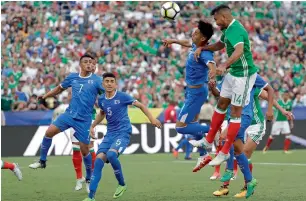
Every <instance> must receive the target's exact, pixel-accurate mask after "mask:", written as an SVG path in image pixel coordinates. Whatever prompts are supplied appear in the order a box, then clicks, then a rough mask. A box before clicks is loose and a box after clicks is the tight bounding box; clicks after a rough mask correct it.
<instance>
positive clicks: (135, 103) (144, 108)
mask: <svg viewBox="0 0 306 201" xmlns="http://www.w3.org/2000/svg"><path fill="white" fill-rule="evenodd" d="M133 105H134V106H135V107H138V108H139V109H140V110H141V111H142V112H143V113H144V114H145V115H146V116H147V117H148V119H149V121H150V122H151V124H152V125H154V126H156V127H157V128H161V127H162V125H161V123H160V121H159V120H158V119H155V118H154V117H153V115H152V114H151V112H150V111H149V110H148V108H147V107H146V106H144V105H143V104H142V103H140V102H138V101H134V102H133Z"/></svg>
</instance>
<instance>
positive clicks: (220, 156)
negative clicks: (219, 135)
mask: <svg viewBox="0 0 306 201" xmlns="http://www.w3.org/2000/svg"><path fill="white" fill-rule="evenodd" d="M229 157H230V154H224V153H222V152H219V154H218V155H217V156H216V157H215V158H214V159H213V160H212V161H210V163H209V164H208V165H210V166H216V165H221V163H223V162H224V161H226V160H227V159H228V158H229Z"/></svg>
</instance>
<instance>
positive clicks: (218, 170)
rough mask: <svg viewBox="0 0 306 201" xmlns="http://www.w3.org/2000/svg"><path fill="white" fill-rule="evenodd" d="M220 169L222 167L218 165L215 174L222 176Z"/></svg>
mask: <svg viewBox="0 0 306 201" xmlns="http://www.w3.org/2000/svg"><path fill="white" fill-rule="evenodd" d="M220 167H221V165H216V166H215V172H216V173H218V174H220Z"/></svg>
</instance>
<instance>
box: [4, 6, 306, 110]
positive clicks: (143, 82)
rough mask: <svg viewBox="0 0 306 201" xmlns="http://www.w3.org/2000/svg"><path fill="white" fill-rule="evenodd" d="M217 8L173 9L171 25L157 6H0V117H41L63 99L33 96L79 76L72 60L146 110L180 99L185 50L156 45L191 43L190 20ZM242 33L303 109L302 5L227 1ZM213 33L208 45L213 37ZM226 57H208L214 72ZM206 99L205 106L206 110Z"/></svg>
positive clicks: (264, 71) (305, 34)
mask: <svg viewBox="0 0 306 201" xmlns="http://www.w3.org/2000/svg"><path fill="white" fill-rule="evenodd" d="M221 3H222V2H178V4H179V5H180V7H181V15H180V17H179V18H178V20H177V21H176V23H175V24H172V23H170V22H167V21H165V20H163V19H161V17H160V7H161V5H162V2H90V1H87V2H51V1H50V2H49V1H40V2H3V1H2V2H1V50H2V51H1V69H2V71H1V94H2V96H1V110H3V111H11V110H12V111H26V110H49V109H54V108H56V107H57V106H58V105H60V104H62V103H66V101H67V95H68V92H64V93H63V94H61V95H60V96H58V97H56V98H49V99H47V100H46V101H45V102H44V103H43V104H38V103H37V101H36V97H37V96H40V95H43V94H45V93H46V92H48V91H49V90H52V89H53V88H54V87H56V86H57V85H58V84H59V83H60V82H61V81H62V80H63V79H64V78H65V76H67V74H68V73H70V72H78V71H79V67H78V64H79V57H80V56H81V55H82V54H84V53H85V52H86V51H91V52H95V53H96V54H97V60H98V68H97V71H96V73H97V74H99V75H102V74H103V73H104V72H113V73H115V74H116V75H117V76H118V85H119V89H120V90H123V91H126V92H128V93H129V94H131V95H132V96H134V97H135V98H136V99H138V100H139V101H141V102H143V103H144V104H145V105H147V106H148V107H149V108H153V107H158V108H161V107H163V108H167V106H168V103H169V101H171V102H172V100H174V101H175V103H174V104H175V105H176V106H177V107H181V106H182V105H183V100H184V87H185V82H184V66H185V61H186V56H187V53H188V51H189V49H188V48H182V47H180V46H178V45H172V46H171V47H169V48H165V47H163V46H162V42H161V40H162V39H164V38H177V39H188V38H191V33H192V30H193V28H194V27H195V26H196V25H197V24H196V21H197V20H198V19H205V20H210V21H211V22H214V21H213V19H212V18H211V16H210V11H211V10H212V9H213V8H214V7H215V6H217V5H218V4H221ZM228 3H229V6H230V7H231V8H233V15H234V16H235V18H237V19H239V20H240V22H241V23H242V24H243V25H244V26H245V28H246V29H247V31H248V32H249V37H250V39H251V41H252V51H253V56H254V61H255V63H256V65H257V66H258V68H259V74H260V75H262V76H263V77H264V78H265V79H266V80H267V81H269V83H270V84H271V85H272V86H273V88H274V90H275V91H276V92H277V93H276V95H277V96H278V95H279V94H280V93H281V92H282V91H284V90H289V91H290V95H291V97H292V99H293V100H294V106H306V82H305V81H306V59H305V56H306V2H228ZM220 33H221V32H220V31H218V28H217V27H216V31H215V34H214V36H213V37H212V39H211V42H212V43H213V42H216V41H217V40H218V39H219V38H220ZM226 58H227V55H226V53H225V51H221V52H217V53H215V60H216V63H217V65H218V64H220V63H222V62H224V61H225V60H226ZM214 101H215V100H214V98H213V97H211V98H210V100H209V102H210V104H214Z"/></svg>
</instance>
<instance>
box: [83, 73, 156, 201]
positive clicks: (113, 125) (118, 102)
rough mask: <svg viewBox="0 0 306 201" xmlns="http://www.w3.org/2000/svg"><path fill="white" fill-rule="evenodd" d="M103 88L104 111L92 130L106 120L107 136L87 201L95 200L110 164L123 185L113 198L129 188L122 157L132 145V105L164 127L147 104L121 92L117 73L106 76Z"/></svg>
mask: <svg viewBox="0 0 306 201" xmlns="http://www.w3.org/2000/svg"><path fill="white" fill-rule="evenodd" d="M103 86H104V88H105V94H103V95H101V96H100V97H99V99H98V105H99V108H100V112H99V113H98V115H97V117H96V120H95V121H94V122H93V124H92V125H91V128H90V129H91V133H92V136H93V132H94V128H95V126H96V125H97V124H99V123H100V122H101V121H102V120H103V119H104V118H105V117H106V120H107V133H106V135H105V137H104V139H103V141H102V142H101V144H100V145H99V148H98V151H97V158H96V161H95V167H94V171H93V176H92V178H91V182H90V187H89V189H90V193H89V194H88V198H86V199H84V201H94V200H95V193H96V190H97V188H98V184H99V182H100V180H101V177H102V169H103V167H104V164H105V163H106V161H109V163H110V164H111V166H112V168H113V169H114V173H115V176H116V179H117V180H118V183H119V185H118V187H117V189H116V191H115V194H114V196H113V197H114V198H118V197H120V196H122V195H123V193H124V192H125V191H126V189H127V185H126V184H125V181H124V178H123V173H122V168H121V164H120V162H119V160H118V156H119V155H120V154H122V153H123V151H124V150H125V149H126V147H127V146H128V145H129V143H130V136H131V133H132V126H131V122H130V119H129V116H128V106H129V105H134V106H135V107H138V108H140V109H141V111H142V112H143V113H144V114H145V115H146V116H147V117H148V119H149V120H150V122H151V124H152V125H154V126H156V127H158V128H161V123H160V122H159V120H157V119H154V118H153V116H152V114H151V113H150V112H149V110H148V109H147V108H146V107H145V106H144V105H143V104H141V103H140V102H138V101H136V100H135V99H133V98H132V97H131V96H130V95H128V94H126V93H124V92H120V91H117V89H116V88H117V83H116V77H115V75H114V74H112V73H105V74H104V75H103ZM93 137H94V136H93Z"/></svg>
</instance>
